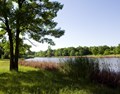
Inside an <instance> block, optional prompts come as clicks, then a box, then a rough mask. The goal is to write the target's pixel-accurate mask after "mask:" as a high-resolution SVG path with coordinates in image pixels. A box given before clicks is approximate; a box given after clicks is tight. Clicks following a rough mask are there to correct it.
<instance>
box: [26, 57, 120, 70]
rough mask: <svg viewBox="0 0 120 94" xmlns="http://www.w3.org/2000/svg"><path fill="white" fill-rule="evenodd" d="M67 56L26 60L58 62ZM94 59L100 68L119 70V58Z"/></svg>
mask: <svg viewBox="0 0 120 94" xmlns="http://www.w3.org/2000/svg"><path fill="white" fill-rule="evenodd" d="M68 59H69V58H56V57H50V58H48V57H35V58H31V59H26V61H31V60H32V61H39V62H55V63H59V62H62V61H66V60H68ZM95 60H96V61H98V62H99V68H100V70H102V69H106V70H110V71H113V72H120V58H96V59H95Z"/></svg>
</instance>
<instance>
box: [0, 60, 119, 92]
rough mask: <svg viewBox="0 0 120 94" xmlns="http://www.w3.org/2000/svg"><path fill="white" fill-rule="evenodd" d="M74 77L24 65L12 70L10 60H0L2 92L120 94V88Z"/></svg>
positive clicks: (0, 86) (0, 88)
mask: <svg viewBox="0 0 120 94" xmlns="http://www.w3.org/2000/svg"><path fill="white" fill-rule="evenodd" d="M73 78H74V77H72V78H71V77H69V76H67V75H65V74H64V73H61V72H59V71H48V70H42V69H36V68H32V67H24V66H19V72H14V71H13V72H10V71H9V61H8V60H0V94H120V89H119V88H114V89H113V88H109V87H106V86H104V85H101V84H96V83H91V82H89V81H86V80H84V79H82V78H81V79H77V80H76V79H73Z"/></svg>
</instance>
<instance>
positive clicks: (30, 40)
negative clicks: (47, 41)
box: [23, 37, 37, 47]
mask: <svg viewBox="0 0 120 94" xmlns="http://www.w3.org/2000/svg"><path fill="white" fill-rule="evenodd" d="M23 39H24V40H28V41H29V42H30V43H31V44H32V45H33V46H35V47H37V46H36V45H35V44H34V43H33V42H32V41H31V40H29V39H27V38H25V37H24V38H23Z"/></svg>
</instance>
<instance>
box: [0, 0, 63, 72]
mask: <svg viewBox="0 0 120 94" xmlns="http://www.w3.org/2000/svg"><path fill="white" fill-rule="evenodd" d="M62 7H63V5H61V4H60V3H59V2H57V1H49V0H0V28H1V29H2V30H1V31H2V32H3V34H2V35H3V36H4V37H6V35H8V39H9V45H10V70H16V71H18V56H19V44H20V37H19V36H20V35H21V36H22V39H23V40H24V39H26V36H27V38H29V39H33V40H36V41H38V42H40V43H44V42H47V43H49V44H51V45H54V42H53V41H52V39H49V38H48V37H47V36H54V37H56V38H59V37H61V36H62V35H63V34H64V31H63V30H61V29H60V28H59V29H56V28H55V27H56V25H57V23H56V22H54V20H53V19H54V18H55V17H56V16H57V12H58V11H59V10H60V9H62ZM0 34H1V33H0ZM1 38H3V37H1ZM14 44H15V45H14Z"/></svg>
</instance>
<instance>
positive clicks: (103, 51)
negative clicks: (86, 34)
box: [35, 44, 120, 57]
mask: <svg viewBox="0 0 120 94" xmlns="http://www.w3.org/2000/svg"><path fill="white" fill-rule="evenodd" d="M116 54H120V44H119V45H118V46H107V45H104V46H91V47H86V46H84V47H82V46H79V47H76V48H75V47H68V48H60V49H55V50H52V49H51V47H48V50H46V51H39V52H36V53H35V56H39V57H51V56H83V55H116Z"/></svg>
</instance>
